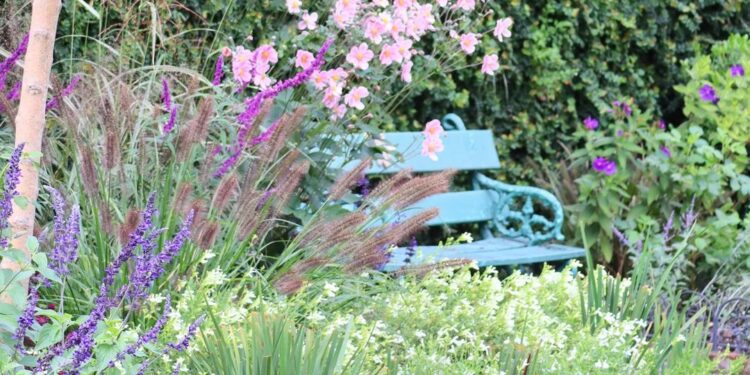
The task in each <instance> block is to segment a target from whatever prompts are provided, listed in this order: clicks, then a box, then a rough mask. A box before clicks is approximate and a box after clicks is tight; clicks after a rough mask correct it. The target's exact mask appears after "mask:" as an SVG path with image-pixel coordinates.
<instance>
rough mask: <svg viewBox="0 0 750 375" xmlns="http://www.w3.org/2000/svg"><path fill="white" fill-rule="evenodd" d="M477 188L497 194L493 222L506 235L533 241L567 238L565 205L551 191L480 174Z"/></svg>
mask: <svg viewBox="0 0 750 375" xmlns="http://www.w3.org/2000/svg"><path fill="white" fill-rule="evenodd" d="M474 187H475V188H478V189H487V190H492V191H494V192H495V193H497V196H496V198H497V201H496V206H495V207H496V208H495V218H494V219H493V224H494V226H495V228H496V229H497V230H498V231H499V232H500V233H501V234H502V235H503V236H505V237H510V238H518V237H525V238H526V239H528V241H529V243H530V244H537V243H540V242H545V241H550V240H563V239H564V236H563V235H562V232H561V229H562V223H563V209H562V205H561V204H560V202H559V201H558V200H557V198H555V196H554V195H552V194H551V193H550V192H548V191H546V190H543V189H539V188H535V187H529V186H514V185H509V184H505V183H502V182H499V181H495V180H493V179H491V178H489V177H487V176H485V175H483V174H481V173H477V174H475V175H474ZM539 208H541V210H539Z"/></svg>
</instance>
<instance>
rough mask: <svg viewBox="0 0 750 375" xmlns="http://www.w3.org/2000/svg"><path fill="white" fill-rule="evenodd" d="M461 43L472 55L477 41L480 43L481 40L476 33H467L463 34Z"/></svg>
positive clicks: (465, 50) (467, 52) (468, 53)
mask: <svg viewBox="0 0 750 375" xmlns="http://www.w3.org/2000/svg"><path fill="white" fill-rule="evenodd" d="M460 43H461V49H462V50H464V52H466V54H467V55H471V54H472V53H474V50H475V49H476V45H477V43H479V41H478V40H477V36H476V35H474V33H467V34H463V35H461V38H460Z"/></svg>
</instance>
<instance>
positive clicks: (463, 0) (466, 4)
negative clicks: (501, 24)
mask: <svg viewBox="0 0 750 375" xmlns="http://www.w3.org/2000/svg"><path fill="white" fill-rule="evenodd" d="M476 5H477V4H476V1H475V0H458V1H456V7H457V8H460V9H463V10H474V7H475V6H476Z"/></svg>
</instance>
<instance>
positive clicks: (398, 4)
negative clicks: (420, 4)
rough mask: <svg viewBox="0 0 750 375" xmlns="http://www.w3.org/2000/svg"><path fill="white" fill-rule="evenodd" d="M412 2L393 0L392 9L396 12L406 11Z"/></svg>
mask: <svg viewBox="0 0 750 375" xmlns="http://www.w3.org/2000/svg"><path fill="white" fill-rule="evenodd" d="M413 2H414V0H393V7H394V8H396V10H402V11H406V10H407V9H409V7H410V6H411V5H412V3H413Z"/></svg>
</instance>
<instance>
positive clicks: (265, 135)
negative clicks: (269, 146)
mask: <svg viewBox="0 0 750 375" xmlns="http://www.w3.org/2000/svg"><path fill="white" fill-rule="evenodd" d="M280 123H281V118H279V119H278V120H276V121H274V122H273V124H271V126H269V127H268V129H266V130H265V131H263V132H262V133H260V134H259V135H258V136H257V137H255V138H253V139H252V140H250V146H251V147H252V146H257V145H259V144H261V143H263V142H268V141H269V140H270V139H271V137H272V136H273V133H274V132H275V131H276V128H278V127H279V124H280Z"/></svg>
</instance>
